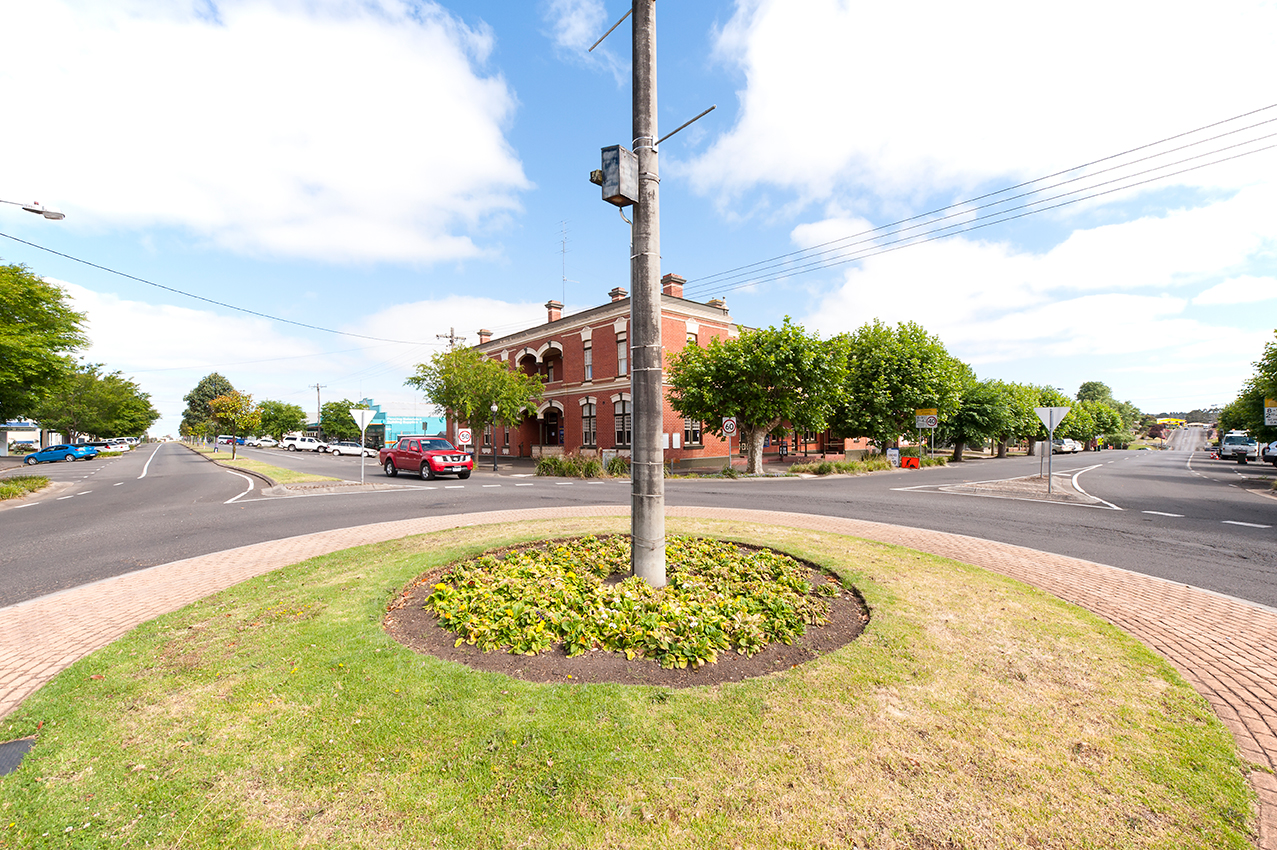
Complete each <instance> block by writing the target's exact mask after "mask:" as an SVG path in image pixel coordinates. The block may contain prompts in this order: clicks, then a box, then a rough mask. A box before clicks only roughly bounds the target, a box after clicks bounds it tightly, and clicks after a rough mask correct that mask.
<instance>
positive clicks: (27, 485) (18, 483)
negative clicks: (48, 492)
mask: <svg viewBox="0 0 1277 850" xmlns="http://www.w3.org/2000/svg"><path fill="white" fill-rule="evenodd" d="M48 486H49V479H48V478H45V477H44V476H43V475H14V476H12V477H10V478H0V501H3V500H5V499H18V498H21V497H23V496H25V495H27V494H28V493H34V492H35V491H37V490H40V489H43V488H45V487H48Z"/></svg>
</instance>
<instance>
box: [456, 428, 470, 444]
mask: <svg viewBox="0 0 1277 850" xmlns="http://www.w3.org/2000/svg"><path fill="white" fill-rule="evenodd" d="M473 438H474V432H472V431H471V430H470V429H469V428H458V429H457V442H458V443H459V444H461V445H463V446H468V445H470V441H471V440H472V439H473Z"/></svg>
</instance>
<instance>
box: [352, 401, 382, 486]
mask: <svg viewBox="0 0 1277 850" xmlns="http://www.w3.org/2000/svg"><path fill="white" fill-rule="evenodd" d="M376 415H377V413H376V411H373V410H368V409H366V408H363V407H352V408H351V409H350V418H351V419H354V420H355V423H356V424H357V425H359V483H360V484H363V483H364V465H365V464H364V448H365V447H366V445H367V444H366V443H365V442H364V439H365V435H366V434H367V433H368V423H369V422H371V421H372V418H373V417H374V416H376Z"/></svg>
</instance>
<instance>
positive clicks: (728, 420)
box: [723, 416, 736, 437]
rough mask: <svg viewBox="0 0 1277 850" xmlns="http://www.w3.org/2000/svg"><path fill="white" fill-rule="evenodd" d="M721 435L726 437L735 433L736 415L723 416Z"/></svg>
mask: <svg viewBox="0 0 1277 850" xmlns="http://www.w3.org/2000/svg"><path fill="white" fill-rule="evenodd" d="M723 435H724V436H727V437H733V436H735V435H736V417H735V416H724V417H723Z"/></svg>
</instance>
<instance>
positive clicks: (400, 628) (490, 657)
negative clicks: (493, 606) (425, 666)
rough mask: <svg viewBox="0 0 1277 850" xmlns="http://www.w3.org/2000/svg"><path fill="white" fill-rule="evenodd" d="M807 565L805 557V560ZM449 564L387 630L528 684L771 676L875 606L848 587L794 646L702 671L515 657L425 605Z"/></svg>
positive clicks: (848, 635)
mask: <svg viewBox="0 0 1277 850" xmlns="http://www.w3.org/2000/svg"><path fill="white" fill-rule="evenodd" d="M800 563H802V562H800ZM804 566H806V567H807V568H808V569H809V570H810V571H811V576H810V578H809V580H810V582H811V583H812V584H813V585H816V584H823V583H825V582H826V581H827V580H828V574H827V573H825V572H824V571H823V570H820V569H819V568H817V567H815V566H813V565H811V564H804ZM448 569H449V567H447V566H444V567H440V568H437V569H434V570H431V571H430V572H428V573H426V574H424V575H422V576H419V577H418V578H417V579H415V580H414V581H413V582H412V583H411V584H410V585H408V587H407V588H405V589H404V591H403V592H402V593H401V594H400V596H399V598H398V599H396V600H395V602H394V603H393V604H392V605H391V606H390V608H389V610H388V612H387V614H386V617H385V620H384V621H383V627H384V628H385V630H386V632H387V633H388V634H389V635H390V636H391V637H393V638H394V639H395V640H397V641H398V642H399V643H401V644H403V645H404V646H407V647H409V648H410V649H413V650H416V651H417V652H420V653H424V654H428V655H433V656H435V657H437V658H442V659H444V660H446V661H455V662H457V663H458V664H464V665H466V666H467V667H471V668H473V669H475V670H484V671H487V672H490V673H503V674H505V675H507V676H512V677H514V678H517V679H522V680H524V681H527V682H537V683H548V682H561V683H568V684H586V683H591V682H617V683H620V684H624V685H655V686H661V687H667V688H689V687H696V686H698V685H717V684H720V683H722V682H739V681H741V680H742V679H750V678H753V677H755V676H766V675H768V674H770V673H776V672H779V671H782V670H788V669H790V668H791V667H797V666H798V665H799V664H802V663H803V662H805V661H810V660H812V659H813V658H817V657H819V656H821V655H824V654H825V653H828V652H832V651H834V650H836V649H838V648H839V647H842V646H845V645H847V644H848V643H851V642H852V641H853V640H855V639H856V638H857V637H859V636H860V634H861V633H862V632H863V631H864V630H865V625H866V624H867V623H868V622H869V609H868V607H867V606H866V605H865V603H864V600H863V599H862V598H861V597H860V594H859V593H857V592H856V591H855V590H847V589H843V590H841V591H840V592H839V594H838V595H837V596H836V597H833V598H830V599H829V622H828V623H827V624H826V625H823V626H808V627H807V630H806V632H805V633H804V634H803V636H802V637H801V638H798V639H796V640H795V641H794V643H793V644H791V645H786V644H783V643H781V644H769V645H768V646H766V647H765V648H764V649H763V650H762V651H761V652H758V653H755V654H754V655H753V656H751V657H746V656H744V655H741V654H740V653H737V652H735V651H727V652H721V653H719V655H718V661H717V662H715V663H713V664H703V665H701V666H700V667H699V668H697V669H692V668H690V667H689V668H687V669H683V670H679V669H672V670H666V669H664V668H662V667H661V666H660V665H659V664H657V663H656V662H655V661H651V660H648V659H645V658H635V659H633V660H629V659H627V658H626V657H625V655H624V654H623V653H620V652H608V651H604V650H600V649H595V650H592V651H590V652H586V653H584V654H582V655H578V656H576V657H573V658H569V657H568V656H567V654H566V653H565V652H564V651H563V649H562V647H561V646H554V647H551V648H550V649H548V650H546V651H545V652H542V653H540V654H538V655H511V654H510V653H508V652H500V651H493V652H484V651H482V650H480V649H479V648H478V647H474V646H470V645H469V644H466V643H462V644H461V645H460V646H454V644H455V643H456V640H457V635H456V634H455V633H453V632H450V631H447V630H446V629H443V628H441V627H440V626H439V625H438V622H437V619H436V617H435V615H434V614H433V613H432V612H430V611H427V610H426V609H425V608H424V605H425V600H426V597H428V596H429V595H430V593H431V591H432V589H433V587H434V585H435V582H437V581H439V579H440V578H441V577H442V575H443V574H444V573H445V572H447V571H448Z"/></svg>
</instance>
